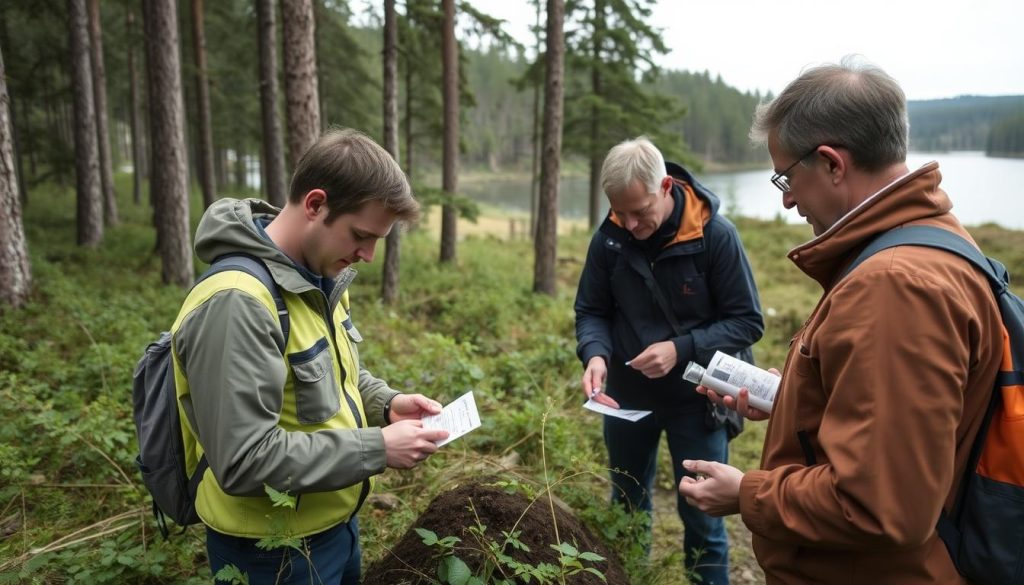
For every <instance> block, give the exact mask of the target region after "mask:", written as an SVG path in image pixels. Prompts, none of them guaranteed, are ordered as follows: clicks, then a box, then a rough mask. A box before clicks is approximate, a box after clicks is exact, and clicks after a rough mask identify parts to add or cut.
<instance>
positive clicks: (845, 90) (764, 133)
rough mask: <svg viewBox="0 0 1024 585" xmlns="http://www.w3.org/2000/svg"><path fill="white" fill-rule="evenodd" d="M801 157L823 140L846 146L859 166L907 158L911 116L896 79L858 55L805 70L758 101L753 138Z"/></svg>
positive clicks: (876, 167) (879, 167) (871, 168)
mask: <svg viewBox="0 0 1024 585" xmlns="http://www.w3.org/2000/svg"><path fill="white" fill-rule="evenodd" d="M773 131H774V132H775V134H776V137H777V138H778V142H779V146H780V147H782V148H783V149H784V150H785V151H786V152H787V153H788V154H791V155H793V156H799V155H801V154H803V153H805V152H808V151H810V150H812V149H813V148H814V147H815V146H818V145H822V144H824V145H828V146H842V147H843V148H846V149H847V150H849V151H850V154H851V156H852V157H853V162H854V165H855V166H857V167H859V168H861V169H863V170H866V171H879V170H882V169H884V168H885V167H887V166H890V165H893V164H897V163H902V162H905V161H906V159H907V139H908V135H909V133H910V121H909V119H908V117H907V98H906V96H905V95H904V93H903V90H902V89H900V86H899V84H898V83H897V82H896V80H895V79H893V78H892V77H890V76H889V75H888V74H887V73H886V72H885V71H883V70H882V69H880V68H879V67H877V66H875V65H873V64H871V63H868V62H867V61H864V60H863V59H862V58H861V57H859V56H857V55H848V56H846V57H843V59H842V61H841V62H840V63H839V64H838V65H836V64H827V65H821V66H818V67H813V68H811V69H808V70H806V71H804V72H803V73H802V74H801V75H800V77H797V78H796V79H794V80H793V81H792V82H790V84H789V85H787V86H786V89H784V90H783V91H782V93H781V94H779V96H778V97H777V98H775V99H774V100H772V101H770V102H768V103H763V104H761V105H759V106H757V110H755V112H754V123H753V125H752V126H751V128H750V139H751V140H752V141H754V142H755V143H762V144H763V143H765V142H766V141H767V139H768V134H769V133H771V132H773Z"/></svg>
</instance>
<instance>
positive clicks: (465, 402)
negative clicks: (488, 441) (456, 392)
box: [422, 391, 480, 447]
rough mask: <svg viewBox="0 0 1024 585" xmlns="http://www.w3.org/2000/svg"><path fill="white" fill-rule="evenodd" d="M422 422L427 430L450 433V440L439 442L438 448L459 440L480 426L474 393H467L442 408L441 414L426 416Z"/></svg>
mask: <svg viewBox="0 0 1024 585" xmlns="http://www.w3.org/2000/svg"><path fill="white" fill-rule="evenodd" d="M422 421H423V428H425V429H443V430H446V431H448V438H447V439H444V440H442V441H440V442H438V443H437V446H438V447H442V446H444V445H447V444H448V443H450V442H452V441H453V440H455V439H458V438H459V437H461V436H462V435H465V434H466V433H468V432H470V431H472V430H473V429H475V428H477V427H479V426H480V413H479V412H478V411H477V409H476V401H475V400H473V392H472V391H470V392H466V393H465V394H463V395H462V396H460V397H458V398H456V399H455V400H453V401H452V402H451V403H450V404H448V405H447V406H445V407H444V408H442V409H441V414H434V415H430V416H425V417H423V419H422Z"/></svg>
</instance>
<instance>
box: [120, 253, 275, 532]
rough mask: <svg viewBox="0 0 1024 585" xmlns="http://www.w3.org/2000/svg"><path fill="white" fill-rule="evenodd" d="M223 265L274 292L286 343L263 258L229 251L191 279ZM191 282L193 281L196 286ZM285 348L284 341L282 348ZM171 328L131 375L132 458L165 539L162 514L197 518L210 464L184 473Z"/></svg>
mask: <svg viewBox="0 0 1024 585" xmlns="http://www.w3.org/2000/svg"><path fill="white" fill-rule="evenodd" d="M226 270H240V271H242V272H245V273H246V274H249V275H251V276H253V277H254V278H256V279H258V280H259V281H260V282H261V283H263V286H265V287H267V290H269V291H270V294H271V295H272V296H273V297H274V304H275V305H276V306H277V313H278V315H279V316H280V321H281V332H282V333H283V334H284V343H285V345H287V344H288V331H289V325H290V321H289V318H288V309H287V307H285V304H284V300H283V299H282V298H281V291H280V290H278V288H277V283H275V282H274V279H273V278H272V277H271V276H270V272H269V271H268V270H267V267H266V265H264V264H263V261H261V260H259V259H258V258H255V257H252V256H248V255H243V254H237V255H235V254H232V255H226V256H221V257H220V258H217V259H216V260H214V262H213V264H212V265H211V266H210V268H209V269H207V271H206V272H204V273H203V274H202V275H201V276H200V277H199V278H198V279H196V282H195V284H199V283H200V282H202V281H203V280H205V279H206V278H209V277H210V276H213V275H214V274H217V273H218V272H224V271H226ZM195 284H193V286H195ZM280 349H281V352H282V354H283V353H284V346H282V347H281V348H280ZM171 354H172V348H171V333H170V332H169V331H164V332H163V333H161V334H160V337H159V338H158V339H157V340H156V341H154V342H152V343H150V344H149V345H148V346H147V347H146V351H145V353H144V354H143V356H142V358H141V359H140V360H139V363H138V365H137V366H135V374H134V376H133V377H132V402H133V404H132V409H133V416H134V419H135V432H136V435H137V437H138V440H139V455H138V456H137V457H136V458H135V463H136V465H138V467H139V471H141V472H142V483H144V484H145V486H146V489H147V490H148V491H149V494H150V495H151V496H152V497H153V515H154V516H155V517H156V522H157V527H158V528H159V529H160V533H161V534H163V536H164V538H167V537H168V535H169V534H170V531H169V530H168V528H167V519H168V518H170V519H171V520H172V521H173V522H174V523H175V524H177V525H178V526H181V527H183V529H184V527H185V526H189V525H191V524H198V523H199V521H200V520H199V516H198V514H196V508H195V501H196V491H197V490H198V489H199V482H200V481H201V480H202V478H203V474H204V473H205V472H206V469H207V468H208V467H209V463H208V462H207V461H206V455H205V454H204V455H203V456H202V457H201V458H200V459H199V465H198V466H197V467H196V469H195V472H194V473H193V474H192V475H191V476H189V475H188V473H187V472H186V469H185V447H184V443H183V440H182V436H181V420H180V419H179V416H178V398H177V391H176V388H175V382H174V360H173V358H172V355H171Z"/></svg>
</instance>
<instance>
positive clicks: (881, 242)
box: [837, 225, 1009, 295]
mask: <svg viewBox="0 0 1024 585" xmlns="http://www.w3.org/2000/svg"><path fill="white" fill-rule="evenodd" d="M896 246H925V247H928V248H937V249H939V250H945V251H947V252H950V253H952V254H956V255H957V256H960V257H961V258H963V259H965V260H967V261H968V262H970V263H971V264H973V265H974V266H975V267H976V268H977V269H978V270H980V271H981V272H982V273H984V274H985V276H987V277H988V280H989V284H991V285H992V289H993V290H994V291H995V292H996V294H997V295H998V294H999V293H1001V292H1002V291H1003V290H1005V289H1006V288H1007V283H1008V281H1009V277H1008V276H1007V272H1006V268H1005V267H1004V266H1003V265H1002V264H1001V263H999V262H998V261H997V260H993V259H992V258H988V257H986V256H985V255H984V254H982V253H981V250H979V249H977V248H976V247H974V246H973V245H972V244H971V243H970V242H968V241H967V240H965V239H964V238H962V237H960V236H959V235H957V234H954V233H953V232H951V231H949V230H944V229H942V228H939V227H934V226H927V225H912V226H907V227H904V228H900V229H894V230H889V231H887V232H884V233H882V234H881V235H879V236H878V237H876V238H875V239H874V240H872V241H871V243H869V244H868V245H867V247H865V248H864V249H863V250H862V251H861V253H860V254H858V255H857V258H856V259H854V261H853V262H851V263H850V265H849V266H847V267H846V269H845V270H843V272H842V273H841V274H840V275H839V278H838V279H837V281H838V280H842V279H843V278H845V277H846V275H848V274H849V273H850V272H853V269H854V268H856V267H858V266H860V264H861V263H862V262H864V261H865V260H867V259H868V258H870V257H871V256H873V255H874V254H876V253H878V252H881V251H882V250H886V249H888V248H893V247H896Z"/></svg>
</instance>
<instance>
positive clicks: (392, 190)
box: [289, 128, 420, 222]
mask: <svg viewBox="0 0 1024 585" xmlns="http://www.w3.org/2000/svg"><path fill="white" fill-rule="evenodd" d="M313 189H323V190H324V192H326V193H327V209H328V210H329V211H328V214H327V222H331V221H334V220H335V219H336V218H337V217H338V216H339V215H343V214H346V213H355V212H357V211H359V209H360V208H362V206H363V205H365V204H367V203H369V202H370V201H380V202H382V203H383V204H384V207H385V208H386V209H387V210H388V211H391V212H392V213H394V214H395V217H396V218H397V219H398V220H399V221H405V222H414V221H416V220H417V219H418V218H419V214H420V204H419V202H418V201H416V198H415V197H413V194H412V188H411V187H410V186H409V180H408V179H407V178H406V176H405V173H404V172H402V168H401V167H400V166H398V163H397V162H395V159H394V158H393V157H392V156H391V155H390V154H389V153H388V152H387V151H386V150H384V149H383V148H382V147H381V146H380V145H379V144H377V143H376V142H374V141H373V140H372V139H371V138H370V137H369V136H367V135H365V134H363V133H362V132H359V131H357V130H352V129H351V128H331V129H328V130H327V131H326V132H324V133H323V134H322V135H321V136H320V138H319V139H318V140H317V141H316V142H315V143H314V144H313V146H310V147H309V149H308V150H307V151H306V152H305V154H303V155H302V158H300V159H299V163H298V164H297V165H296V166H295V173H294V174H293V175H292V185H291V193H290V195H289V201H291V202H292V203H298V202H299V201H301V200H302V197H303V196H305V195H306V193H309V192H310V191H312V190H313Z"/></svg>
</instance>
